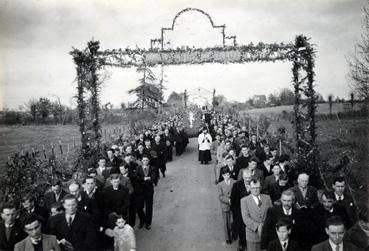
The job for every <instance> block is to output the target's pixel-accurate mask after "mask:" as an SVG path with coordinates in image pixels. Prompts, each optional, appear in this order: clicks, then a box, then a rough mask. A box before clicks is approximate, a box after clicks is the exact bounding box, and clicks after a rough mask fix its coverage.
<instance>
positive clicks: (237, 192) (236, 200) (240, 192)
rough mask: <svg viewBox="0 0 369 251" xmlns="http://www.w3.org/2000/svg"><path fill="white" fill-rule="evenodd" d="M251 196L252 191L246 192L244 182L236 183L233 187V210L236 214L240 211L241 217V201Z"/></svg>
mask: <svg viewBox="0 0 369 251" xmlns="http://www.w3.org/2000/svg"><path fill="white" fill-rule="evenodd" d="M249 194H250V191H247V190H246V186H245V182H244V180H238V181H236V182H235V183H234V184H233V186H232V191H231V210H232V212H234V213H236V212H237V211H239V213H240V215H241V199H242V198H243V197H246V196H247V195H249Z"/></svg>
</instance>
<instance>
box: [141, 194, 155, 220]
mask: <svg viewBox="0 0 369 251" xmlns="http://www.w3.org/2000/svg"><path fill="white" fill-rule="evenodd" d="M153 202H154V192H144V193H143V194H140V195H139V196H137V213H138V217H139V218H140V224H146V226H150V225H151V222H152V205H153ZM144 208H145V211H144Z"/></svg>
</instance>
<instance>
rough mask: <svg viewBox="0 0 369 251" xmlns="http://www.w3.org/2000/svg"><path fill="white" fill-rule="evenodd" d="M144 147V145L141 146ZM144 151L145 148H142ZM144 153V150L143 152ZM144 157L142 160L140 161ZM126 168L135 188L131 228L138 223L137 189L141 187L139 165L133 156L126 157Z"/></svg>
mask: <svg viewBox="0 0 369 251" xmlns="http://www.w3.org/2000/svg"><path fill="white" fill-rule="evenodd" d="M141 146H142V145H141ZM142 147H143V146H142ZM142 149H143V148H142ZM142 151H143V150H142ZM141 160H142V157H141V158H140V161H141ZM123 163H124V168H126V169H128V175H127V176H128V178H129V180H130V182H131V184H132V187H133V193H131V196H130V203H129V216H128V224H129V225H131V227H134V225H135V223H136V212H137V200H136V198H137V189H138V186H139V182H138V179H137V174H136V173H137V167H138V164H137V163H136V162H134V161H133V156H132V155H131V154H125V155H124V162H123Z"/></svg>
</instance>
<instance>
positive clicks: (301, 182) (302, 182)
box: [297, 173, 309, 189]
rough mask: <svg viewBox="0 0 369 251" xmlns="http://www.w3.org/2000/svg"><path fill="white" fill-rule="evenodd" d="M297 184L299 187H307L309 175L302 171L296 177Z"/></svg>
mask: <svg viewBox="0 0 369 251" xmlns="http://www.w3.org/2000/svg"><path fill="white" fill-rule="evenodd" d="M297 184H298V186H299V187H300V188H303V189H305V188H307V186H308V184H309V175H307V174H306V173H302V174H300V175H299V177H298V178H297Z"/></svg>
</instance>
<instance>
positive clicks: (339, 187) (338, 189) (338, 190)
mask: <svg viewBox="0 0 369 251" xmlns="http://www.w3.org/2000/svg"><path fill="white" fill-rule="evenodd" d="M332 187H333V190H334V193H335V194H337V195H338V196H342V195H343V193H344V191H345V181H344V180H343V181H342V182H339V181H336V182H335V183H334V184H333V185H332Z"/></svg>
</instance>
